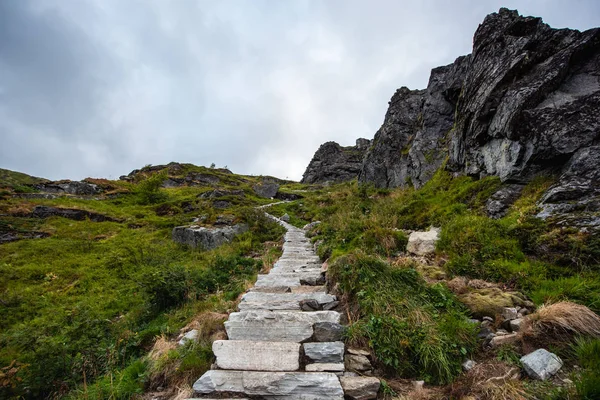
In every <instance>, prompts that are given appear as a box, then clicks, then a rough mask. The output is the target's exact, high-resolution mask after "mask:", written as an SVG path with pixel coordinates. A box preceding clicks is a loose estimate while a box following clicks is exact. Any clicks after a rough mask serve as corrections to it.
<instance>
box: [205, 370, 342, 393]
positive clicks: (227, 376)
mask: <svg viewBox="0 0 600 400" xmlns="http://www.w3.org/2000/svg"><path fill="white" fill-rule="evenodd" d="M193 388H194V391H195V392H196V393H197V394H217V393H224V394H227V393H239V394H245V395H248V396H261V397H264V398H267V399H288V400H317V399H331V400H343V398H344V392H343V390H342V385H341V384H340V380H339V379H338V377H337V375H335V374H333V373H330V372H256V371H225V370H211V371H207V372H206V373H205V374H204V375H202V377H201V378H200V379H198V380H197V381H196V383H194V387H193Z"/></svg>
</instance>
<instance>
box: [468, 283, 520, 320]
mask: <svg viewBox="0 0 600 400" xmlns="http://www.w3.org/2000/svg"><path fill="white" fill-rule="evenodd" d="M458 299H459V300H460V301H461V302H462V303H464V304H465V305H466V306H467V308H468V309H469V310H470V311H471V313H472V314H473V316H474V317H477V318H481V317H485V316H488V317H494V316H495V315H496V314H499V313H500V312H501V311H502V308H504V307H515V306H523V305H525V301H526V299H525V298H524V297H523V295H522V294H520V293H517V292H507V291H503V290H502V289H500V288H497V287H493V288H483V289H471V290H470V291H468V292H466V293H463V294H460V295H459V296H458Z"/></svg>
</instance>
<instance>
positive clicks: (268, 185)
mask: <svg viewBox="0 0 600 400" xmlns="http://www.w3.org/2000/svg"><path fill="white" fill-rule="evenodd" d="M252 190H254V193H256V195H257V196H259V197H263V198H265V199H271V198H273V197H275V195H276V194H277V192H278V191H279V185H278V184H277V183H275V182H272V181H263V182H261V183H257V184H256V185H254V186H252Z"/></svg>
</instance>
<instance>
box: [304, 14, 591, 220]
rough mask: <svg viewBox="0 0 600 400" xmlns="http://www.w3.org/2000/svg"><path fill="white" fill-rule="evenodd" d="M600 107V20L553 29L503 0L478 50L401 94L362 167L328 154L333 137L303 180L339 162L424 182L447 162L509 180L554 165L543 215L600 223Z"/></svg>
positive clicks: (362, 176) (348, 174)
mask: <svg viewBox="0 0 600 400" xmlns="http://www.w3.org/2000/svg"><path fill="white" fill-rule="evenodd" d="M599 112H600V29H598V28H596V29H590V30H587V31H585V32H580V31H577V30H572V29H553V28H551V27H550V26H548V25H547V24H545V23H544V22H543V21H542V19H541V18H536V17H524V16H521V15H519V13H518V12H517V11H515V10H508V9H506V8H502V9H500V11H499V12H497V13H493V14H490V15H488V16H487V17H486V18H485V20H484V21H483V23H482V24H481V25H479V27H478V29H477V31H476V32H475V35H474V38H473V52H472V53H471V54H469V55H466V56H461V57H458V58H457V59H456V60H455V61H454V63H452V64H450V65H446V66H443V67H437V68H434V69H433V70H432V71H431V76H430V78H429V83H428V85H427V88H426V89H423V90H410V89H408V88H406V87H401V88H400V89H398V90H397V91H396V92H395V93H394V95H393V96H392V99H391V101H390V102H389V108H388V110H387V113H386V115H385V119H384V122H383V125H382V126H381V128H380V129H379V130H378V131H377V133H376V134H375V137H374V139H373V143H372V145H371V146H369V147H368V148H367V149H366V153H365V155H364V159H363V160H362V163H361V167H360V169H359V172H358V173H354V171H356V169H355V168H353V169H348V163H347V161H346V159H345V158H343V157H339V156H333V157H330V158H329V159H325V158H324V156H326V155H328V154H329V153H331V154H332V155H333V154H335V152H334V150H333V148H334V145H333V144H330V143H326V144H324V145H323V146H321V148H320V149H319V150H318V151H317V153H316V154H315V157H314V158H313V161H311V163H310V164H309V166H308V168H307V170H306V173H305V178H304V181H305V182H316V181H319V179H318V178H315V177H320V176H332V174H331V172H329V171H331V170H336V169H338V170H339V171H342V172H341V173H340V175H338V178H339V179H340V180H341V179H345V180H351V179H354V178H356V177H358V180H359V181H360V182H363V183H372V184H374V185H375V186H377V187H382V188H393V187H400V186H414V187H415V188H419V187H421V186H422V185H424V184H425V183H426V182H427V181H428V180H429V179H431V177H432V176H433V174H434V173H435V171H437V170H438V169H439V168H440V167H444V168H445V169H446V170H448V171H451V172H453V173H455V174H457V175H468V176H473V177H479V178H481V177H485V176H490V175H494V176H498V177H499V178H500V179H501V180H502V182H505V183H507V184H524V183H527V182H530V181H531V180H532V179H533V178H535V177H536V176H539V175H542V174H545V175H548V174H552V175H557V176H559V179H558V181H557V182H556V184H555V185H554V186H552V187H551V188H549V190H548V192H547V195H546V196H545V197H544V198H543V199H542V201H541V203H540V206H541V207H542V208H543V211H542V213H540V215H539V216H540V217H542V218H545V217H548V216H553V215H554V216H556V215H558V216H561V217H562V218H563V219H565V220H566V221H568V223H569V224H576V225H579V226H583V227H586V228H597V227H598V226H600V218H599V217H598V215H597V213H598V211H599V206H598V205H599V204H600V202H599V201H598V200H599V194H600V187H599V185H598V182H600V179H599V178H600V175H599V174H600V172H599V170H598V168H597V167H596V166H597V160H598V159H599V158H600V146H599V139H600V120H599V119H598V117H597V116H598V114H599ZM328 149H331V150H328ZM338 153H339V151H338ZM319 166H321V170H320V171H317V169H318V168H319ZM353 166H355V164H353ZM512 188H513V189H514V186H512ZM498 197H503V198H504V199H506V200H507V201H510V199H511V198H514V197H515V196H502V195H499V196H498ZM505 206H506V205H505V204H495V205H494V207H496V208H498V207H499V208H500V209H501V208H503V207H505ZM575 212H576V214H577V215H576V217H575V218H573V215H574V213H575ZM565 223H566V222H565Z"/></svg>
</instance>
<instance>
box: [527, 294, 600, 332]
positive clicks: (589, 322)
mask: <svg viewBox="0 0 600 400" xmlns="http://www.w3.org/2000/svg"><path fill="white" fill-rule="evenodd" d="M523 324H524V326H523V334H524V335H531V336H535V337H540V336H548V335H549V336H553V337H560V336H564V335H568V336H577V335H583V336H588V337H593V338H600V316H598V315H597V314H595V313H594V312H593V311H592V310H590V309H589V308H587V307H586V306H582V305H580V304H575V303H572V302H568V301H562V302H559V303H555V304H550V305H544V306H541V307H540V308H538V310H537V311H536V312H535V313H533V314H531V315H528V316H526V317H525V320H524V321H523Z"/></svg>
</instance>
